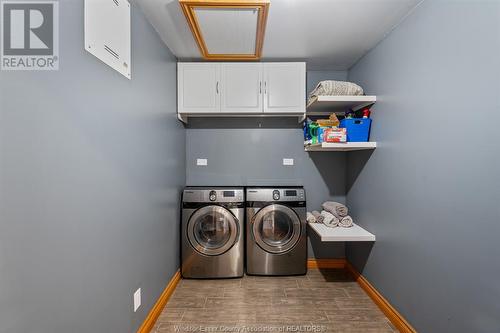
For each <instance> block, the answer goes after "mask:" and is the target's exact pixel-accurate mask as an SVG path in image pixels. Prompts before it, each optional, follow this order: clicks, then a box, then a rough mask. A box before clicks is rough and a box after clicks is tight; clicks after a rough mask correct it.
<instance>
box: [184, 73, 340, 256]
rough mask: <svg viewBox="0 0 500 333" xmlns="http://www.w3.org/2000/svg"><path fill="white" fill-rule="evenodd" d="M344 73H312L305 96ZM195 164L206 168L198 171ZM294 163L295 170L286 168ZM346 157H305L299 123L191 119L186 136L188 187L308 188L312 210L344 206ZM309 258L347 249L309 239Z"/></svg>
mask: <svg viewBox="0 0 500 333" xmlns="http://www.w3.org/2000/svg"><path fill="white" fill-rule="evenodd" d="M346 77H347V72H345V71H326V72H324V71H308V72H307V91H310V90H312V89H313V88H314V87H315V85H316V84H317V83H318V81H320V80H325V79H328V78H329V79H337V80H345V79H346ZM197 158H206V159H208V166H197V165H196V159H197ZM283 158H293V159H294V160H295V165H294V166H283V163H282V162H283ZM345 158H346V155H345V154H344V153H338V154H322V153H306V152H305V151H304V148H303V135H302V125H301V124H298V122H297V118H192V119H190V121H189V125H188V129H187V131H186V166H187V180H186V182H187V185H191V186H203V185H208V186H216V185H218V186H225V185H227V186H236V185H239V186H273V185H301V186H304V187H305V190H306V196H307V206H308V209H309V210H314V209H320V208H321V203H322V202H323V201H325V200H327V199H329V200H336V201H340V202H345V173H346V169H345V163H346V160H345ZM309 240H310V242H309V243H310V245H309V256H310V257H319V258H343V257H344V245H343V244H324V243H321V242H320V241H319V238H318V237H317V236H316V235H315V234H313V233H310V237H309Z"/></svg>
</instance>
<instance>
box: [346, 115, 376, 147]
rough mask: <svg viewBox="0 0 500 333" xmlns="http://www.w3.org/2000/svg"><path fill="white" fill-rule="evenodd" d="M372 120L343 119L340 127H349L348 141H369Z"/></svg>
mask: <svg viewBox="0 0 500 333" xmlns="http://www.w3.org/2000/svg"><path fill="white" fill-rule="evenodd" d="M371 125H372V120H371V119H368V118H351V119H342V120H341V121H340V128H346V129H347V142H368V140H369V139H370V127H371Z"/></svg>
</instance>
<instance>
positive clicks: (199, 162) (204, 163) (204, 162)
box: [196, 158, 208, 166]
mask: <svg viewBox="0 0 500 333" xmlns="http://www.w3.org/2000/svg"><path fill="white" fill-rule="evenodd" d="M196 165H199V166H207V165H208V160H207V159H206V158H198V159H196Z"/></svg>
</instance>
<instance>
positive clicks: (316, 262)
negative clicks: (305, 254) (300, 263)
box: [307, 258, 347, 269]
mask: <svg viewBox="0 0 500 333" xmlns="http://www.w3.org/2000/svg"><path fill="white" fill-rule="evenodd" d="M346 263H347V261H346V260H345V259H315V258H310V259H307V268H338V269H343V268H345V266H346Z"/></svg>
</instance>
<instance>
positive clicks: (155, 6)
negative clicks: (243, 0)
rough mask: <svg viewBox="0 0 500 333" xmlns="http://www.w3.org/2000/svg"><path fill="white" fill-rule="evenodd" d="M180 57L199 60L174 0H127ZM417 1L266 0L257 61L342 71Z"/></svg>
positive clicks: (369, 47)
mask: <svg viewBox="0 0 500 333" xmlns="http://www.w3.org/2000/svg"><path fill="white" fill-rule="evenodd" d="M132 1H133V2H135V3H136V4H138V5H139V6H140V7H141V9H142V10H143V11H144V13H145V15H146V17H147V18H148V20H149V21H150V22H151V24H152V25H153V27H154V28H155V29H156V30H157V31H158V33H159V34H160V36H161V38H162V40H163V41H164V42H165V44H166V45H167V46H168V47H169V49H170V50H171V51H172V53H174V55H175V56H176V57H177V58H179V59H180V60H192V59H201V56H200V52H199V50H198V47H197V45H196V43H195V41H194V39H193V36H192V34H191V30H190V29H189V27H188V25H187V23H186V20H185V18H184V14H183V13H182V10H181V8H180V6H179V3H178V2H177V0H132ZM422 1H423V0H271V6H270V9H269V17H268V20H267V28H266V35H265V39H264V49H263V52H262V58H263V60H287V59H290V60H305V61H307V67H308V69H312V70H315V69H316V70H319V69H323V70H327V69H328V70H346V69H349V68H350V67H351V66H352V65H354V64H355V63H356V61H357V60H358V59H359V58H361V57H362V56H363V55H364V54H365V53H366V52H368V51H369V50H370V49H372V48H373V47H374V46H375V45H376V44H377V43H378V42H379V41H381V40H382V39H383V38H384V36H385V35H386V34H387V33H389V32H390V31H392V29H394V27H396V26H397V25H398V24H399V23H400V22H401V21H402V20H403V19H404V18H405V17H406V16H407V15H408V14H409V13H410V12H411V10H412V9H413V8H415V7H416V6H417V5H418V4H419V3H420V2H422Z"/></svg>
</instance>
